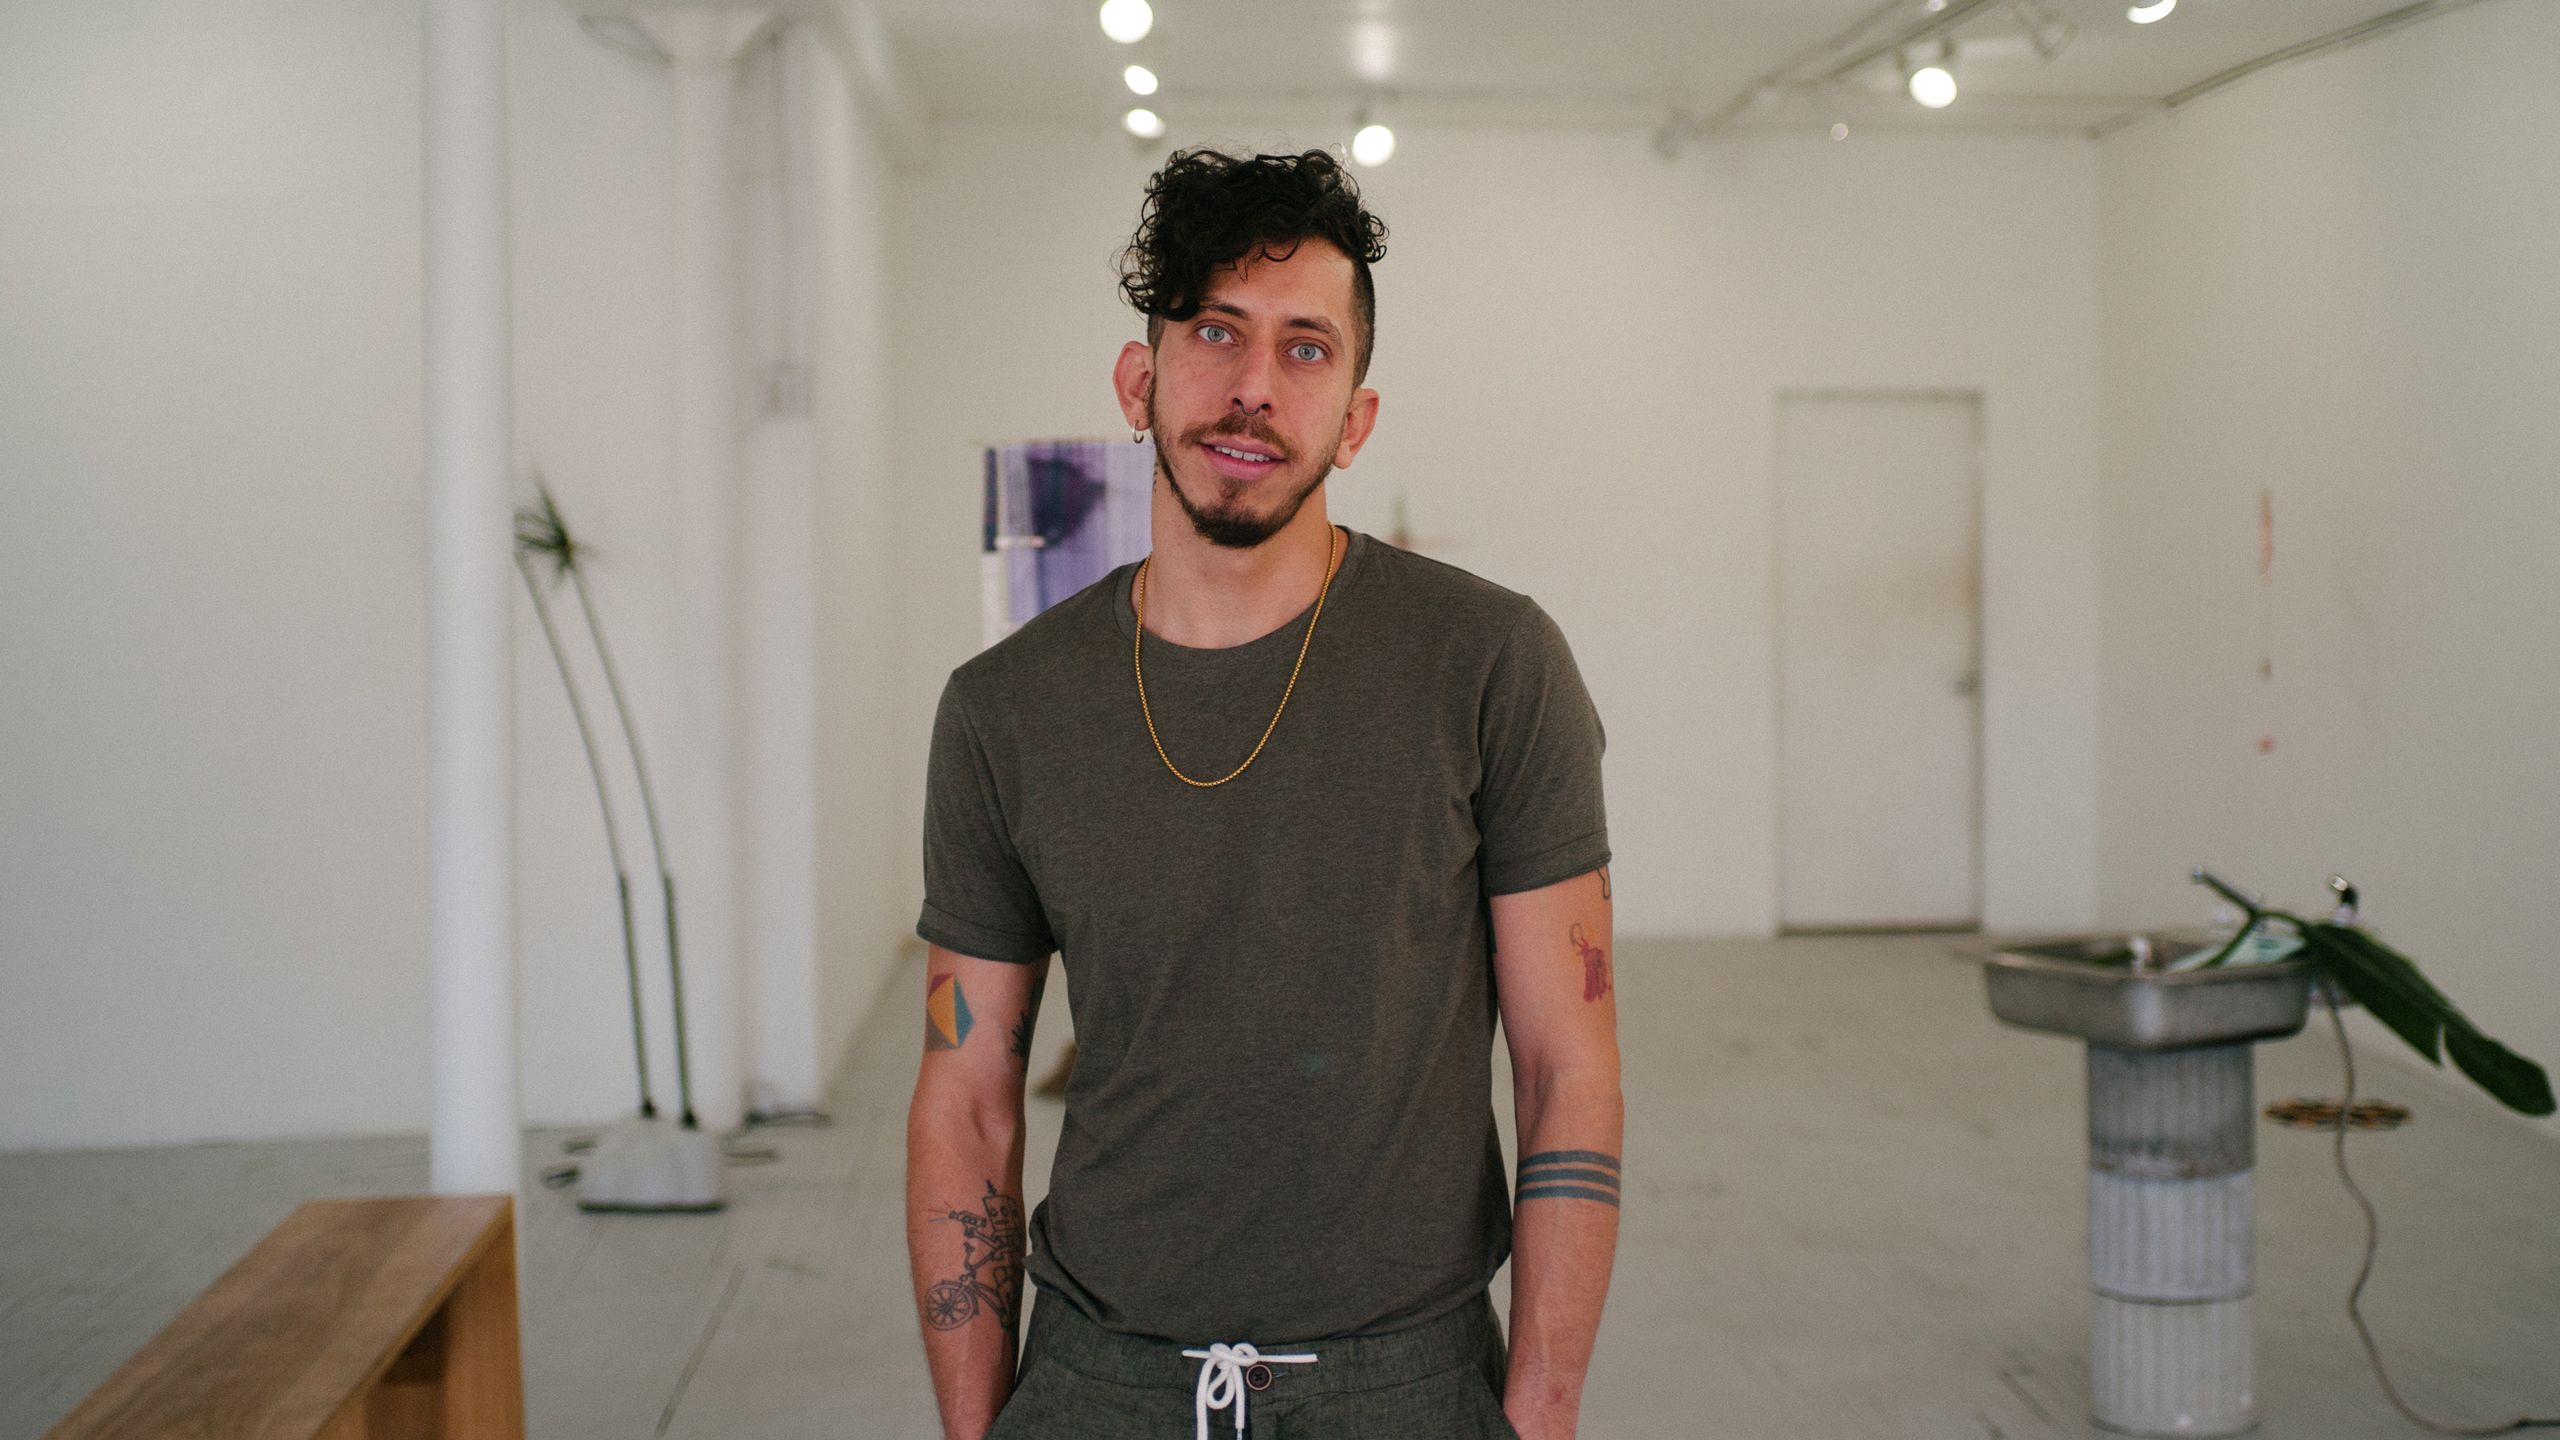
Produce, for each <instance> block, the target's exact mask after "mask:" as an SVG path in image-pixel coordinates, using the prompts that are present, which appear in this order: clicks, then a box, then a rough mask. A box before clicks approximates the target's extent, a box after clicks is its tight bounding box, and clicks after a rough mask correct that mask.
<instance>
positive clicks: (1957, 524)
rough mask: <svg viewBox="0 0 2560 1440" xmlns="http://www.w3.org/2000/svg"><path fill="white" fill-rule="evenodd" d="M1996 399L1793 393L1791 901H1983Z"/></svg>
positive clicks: (1970, 918)
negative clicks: (1986, 616)
mask: <svg viewBox="0 0 2560 1440" xmlns="http://www.w3.org/2000/svg"><path fill="white" fill-rule="evenodd" d="M1980 435H1981V401H1980V397H1978V396H1974V395H1951V394H1937V393H1914V394H1891V393H1881V394H1880V393H1871V392H1859V393H1840V394H1826V393H1804V394H1793V395H1783V396H1781V397H1779V401H1778V877H1779V879H1778V914H1779V919H1780V923H1781V924H1782V925H1784V926H1785V927H1786V928H1788V929H1795V930H1816V929H1840V928H1938V927H1948V928H1964V927H1970V926H1973V925H1975V924H1978V923H1979V922H1980V919H1981V913H1982V911H1981V880H1980V876H1981V868H1982V859H1981V823H1980V814H1981V803H1982V798H1981V797H1982V776H1981V743H1980V736H1981V707H1980V690H1981V683H1980V680H1981V676H1980V666H1981V660H1980V655H1981V630H1982V624H1981V615H1982V606H1981V583H1980V579H1981V563H1980V558H1979V557H1980V551H1979V536H1980V530H1981V527H1980V524H1979V515H1980V507H1979V503H1978V497H1979V494H1980V486H1979V481H1978V479H1977V472H1976V455H1977V451H1978V450H1979V447H1980Z"/></svg>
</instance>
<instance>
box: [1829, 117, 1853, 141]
mask: <svg viewBox="0 0 2560 1440" xmlns="http://www.w3.org/2000/svg"><path fill="white" fill-rule="evenodd" d="M1831 138H1832V139H1834V140H1846V139H1848V138H1849V122H1848V121H1846V120H1843V121H1840V122H1839V123H1837V124H1835V125H1833V126H1832V127H1831Z"/></svg>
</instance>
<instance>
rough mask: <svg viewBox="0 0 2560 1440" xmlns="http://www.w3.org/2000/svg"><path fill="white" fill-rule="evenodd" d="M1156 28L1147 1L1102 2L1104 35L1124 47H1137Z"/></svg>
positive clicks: (1152, 13) (1104, 0)
mask: <svg viewBox="0 0 2560 1440" xmlns="http://www.w3.org/2000/svg"><path fill="white" fill-rule="evenodd" d="M1155 26H1156V12H1155V11H1154V10H1152V9H1150V8H1148V5H1147V0H1102V33H1103V34H1105V35H1108V36H1110V37H1111V38H1112V39H1114V40H1117V41H1119V42H1120V43H1121V44H1123V45H1135V44H1137V43H1138V42H1139V41H1141V40H1144V39H1146V38H1147V32H1148V31H1150V30H1152V29H1154V28H1155Z"/></svg>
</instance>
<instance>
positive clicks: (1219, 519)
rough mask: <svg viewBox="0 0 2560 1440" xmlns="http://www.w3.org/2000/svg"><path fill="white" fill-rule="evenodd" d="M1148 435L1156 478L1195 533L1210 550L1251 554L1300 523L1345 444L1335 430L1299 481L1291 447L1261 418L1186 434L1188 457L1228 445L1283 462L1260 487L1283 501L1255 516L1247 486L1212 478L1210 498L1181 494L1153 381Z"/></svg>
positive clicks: (1229, 419) (1226, 421) (1228, 419)
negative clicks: (1260, 449)
mask: <svg viewBox="0 0 2560 1440" xmlns="http://www.w3.org/2000/svg"><path fill="white" fill-rule="evenodd" d="M1147 433H1148V434H1149V435H1151V436H1153V437H1155V442H1156V474H1158V475H1160V476H1162V477H1163V478H1164V483H1165V484H1166V485H1167V486H1169V487H1171V489H1172V490H1173V498H1174V502H1175V503H1176V504H1178V505H1180V506H1181V507H1182V513H1183V515H1184V516H1185V517H1187V518H1188V519H1189V520H1190V521H1191V529H1192V531H1193V533H1195V534H1197V535H1198V536H1199V537H1200V538H1201V539H1203V540H1206V541H1208V542H1209V543H1210V544H1212V545H1221V546H1224V547H1226V548H1227V549H1230V550H1250V549H1252V548H1253V547H1254V546H1256V545H1259V544H1261V543H1263V542H1264V541H1266V540H1268V539H1270V538H1271V537H1272V536H1274V535H1277V534H1279V533H1280V532H1281V531H1282V530H1285V529H1287V528H1288V526H1289V522H1290V521H1292V520H1295V519H1297V518H1298V510H1299V507H1301V506H1303V505H1305V504H1306V503H1307V497H1308V496H1310V495H1312V494H1314V493H1315V491H1316V487H1317V486H1319V485H1322V484H1323V483H1324V482H1325V477H1326V476H1328V475H1331V474H1332V473H1333V462H1332V460H1330V459H1329V458H1321V457H1329V456H1331V455H1332V454H1333V452H1334V450H1335V448H1336V447H1337V446H1339V445H1340V444H1341V441H1342V432H1341V429H1340V428H1339V427H1337V428H1336V429H1335V431H1334V438H1333V440H1332V441H1331V442H1329V443H1327V444H1326V445H1325V446H1324V448H1323V449H1321V450H1319V451H1317V452H1316V454H1317V455H1318V456H1319V457H1320V458H1318V459H1316V460H1315V461H1313V462H1312V463H1310V464H1309V465H1307V466H1306V467H1305V472H1304V474H1303V475H1300V474H1293V473H1292V471H1291V459H1292V457H1291V456H1290V453H1289V447H1288V446H1287V445H1286V444H1284V443H1282V441H1281V439H1280V435H1279V432H1277V431H1275V430H1273V429H1272V428H1271V427H1270V425H1268V424H1267V423H1265V422H1264V421H1262V420H1261V419H1259V418H1257V417H1254V416H1251V415H1238V414H1233V413H1230V414H1228V415H1227V416H1225V417H1224V418H1222V419H1220V420H1217V421H1215V422H1213V423H1211V424H1207V425H1195V426H1193V427H1192V428H1191V429H1189V430H1186V431H1184V432H1183V433H1182V434H1181V436H1180V437H1179V443H1180V447H1181V448H1182V450H1183V451H1184V452H1185V453H1189V451H1190V449H1191V447H1193V446H1195V445H1198V444H1202V443H1204V442H1207V441H1211V440H1217V439H1228V440H1251V441H1254V442H1255V443H1257V444H1259V445H1263V446H1267V447H1269V448H1270V450H1271V452H1272V453H1273V454H1275V455H1277V456H1279V457H1280V468H1279V469H1278V470H1277V471H1276V472H1274V473H1273V474H1272V475H1271V476H1270V478H1268V479H1266V480H1264V481H1263V482H1262V484H1263V485H1264V486H1268V487H1274V488H1277V489H1278V490H1279V491H1280V492H1281V494H1282V495H1283V497H1284V498H1283V499H1282V500H1281V501H1280V503H1279V504H1277V505H1274V506H1272V507H1271V509H1270V510H1269V511H1267V512H1264V513H1260V514H1257V513H1255V512H1254V511H1253V510H1252V509H1251V508H1249V507H1248V506H1247V504H1246V496H1247V494H1248V492H1249V491H1251V490H1252V489H1253V488H1255V487H1254V486H1253V485H1252V484H1251V483H1250V482H1248V481H1243V480H1230V479H1228V478H1227V477H1225V476H1223V475H1211V476H1210V477H1209V478H1208V482H1207V484H1206V485H1204V486H1203V487H1202V489H1203V490H1204V492H1206V493H1204V495H1203V496H1202V498H1200V499H1198V500H1195V499H1193V498H1192V497H1191V495H1190V494H1189V493H1188V492H1186V491H1185V490H1184V489H1183V488H1182V482H1181V481H1180V480H1177V479H1175V478H1174V475H1173V462H1172V455H1173V452H1174V448H1175V447H1174V446H1171V445H1167V444H1166V443H1165V436H1164V429H1163V427H1161V426H1160V425H1158V424H1157V423H1156V391H1155V384H1154V382H1153V381H1152V380H1150V381H1149V382H1148V385H1147Z"/></svg>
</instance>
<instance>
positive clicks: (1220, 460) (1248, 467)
mask: <svg viewBox="0 0 2560 1440" xmlns="http://www.w3.org/2000/svg"><path fill="white" fill-rule="evenodd" d="M1200 453H1201V454H1203V455H1206V456H1207V457H1208V458H1209V468H1211V469H1213V470H1215V471H1217V472H1218V473H1219V474H1221V475H1225V476H1229V477H1231V478H1234V479H1237V480H1259V479H1261V478H1262V477H1263V476H1265V475H1268V474H1270V473H1271V472H1272V471H1274V470H1277V469H1279V468H1280V457H1279V456H1277V455H1275V454H1273V453H1272V452H1271V450H1270V449H1269V448H1268V447H1266V446H1264V445H1263V444H1262V442H1260V441H1258V440H1235V439H1224V438H1214V439H1208V440H1203V441H1201V442H1200Z"/></svg>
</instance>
